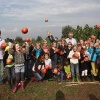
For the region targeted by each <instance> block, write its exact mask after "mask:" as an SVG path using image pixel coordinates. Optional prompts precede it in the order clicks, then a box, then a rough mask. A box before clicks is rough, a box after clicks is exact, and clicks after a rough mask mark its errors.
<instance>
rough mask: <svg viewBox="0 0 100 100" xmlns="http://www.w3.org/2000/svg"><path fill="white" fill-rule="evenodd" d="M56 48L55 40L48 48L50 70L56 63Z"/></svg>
mask: <svg viewBox="0 0 100 100" xmlns="http://www.w3.org/2000/svg"><path fill="white" fill-rule="evenodd" d="M58 51H59V50H58V49H57V47H56V42H53V43H52V47H51V48H50V59H51V62H52V72H53V70H54V68H55V66H56V65H57V59H58Z"/></svg>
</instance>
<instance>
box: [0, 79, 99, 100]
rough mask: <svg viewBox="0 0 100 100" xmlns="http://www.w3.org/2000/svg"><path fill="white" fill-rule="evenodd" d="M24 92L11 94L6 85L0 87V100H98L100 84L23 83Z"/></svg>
mask: <svg viewBox="0 0 100 100" xmlns="http://www.w3.org/2000/svg"><path fill="white" fill-rule="evenodd" d="M25 84H26V86H25V91H24V92H23V91H21V88H19V89H18V91H17V92H16V93H13V92H12V91H10V90H9V89H8V86H7V83H6V84H4V85H0V100H100V84H80V85H75V86H69V85H70V83H68V82H62V84H58V82H57V81H43V83H40V82H33V83H31V82H30V81H26V82H25Z"/></svg>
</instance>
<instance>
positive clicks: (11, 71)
mask: <svg viewBox="0 0 100 100" xmlns="http://www.w3.org/2000/svg"><path fill="white" fill-rule="evenodd" d="M6 72H7V77H8V80H11V79H14V78H15V68H14V66H13V67H6Z"/></svg>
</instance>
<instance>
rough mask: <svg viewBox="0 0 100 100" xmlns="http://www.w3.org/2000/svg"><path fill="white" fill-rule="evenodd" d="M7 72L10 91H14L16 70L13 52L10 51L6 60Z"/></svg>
mask: <svg viewBox="0 0 100 100" xmlns="http://www.w3.org/2000/svg"><path fill="white" fill-rule="evenodd" d="M5 67H6V72H7V77H8V85H9V89H12V83H11V82H13V84H14V81H15V69H14V58H13V56H12V50H11V49H10V48H9V49H8V57H7V59H6V65H5Z"/></svg>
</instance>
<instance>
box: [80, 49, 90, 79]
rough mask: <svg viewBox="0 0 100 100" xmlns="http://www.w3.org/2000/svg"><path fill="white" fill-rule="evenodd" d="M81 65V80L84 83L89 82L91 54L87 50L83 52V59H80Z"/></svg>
mask: <svg viewBox="0 0 100 100" xmlns="http://www.w3.org/2000/svg"><path fill="white" fill-rule="evenodd" d="M80 62H81V63H80V64H81V67H80V69H81V71H82V72H81V78H82V81H87V75H88V70H89V63H90V62H89V52H88V51H87V49H84V50H83V52H82V53H81V59H80Z"/></svg>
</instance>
